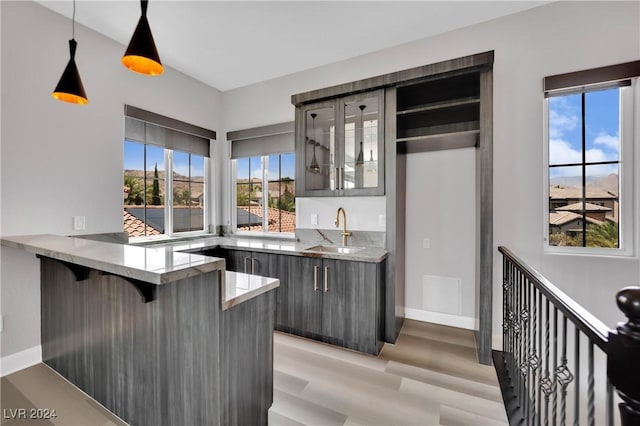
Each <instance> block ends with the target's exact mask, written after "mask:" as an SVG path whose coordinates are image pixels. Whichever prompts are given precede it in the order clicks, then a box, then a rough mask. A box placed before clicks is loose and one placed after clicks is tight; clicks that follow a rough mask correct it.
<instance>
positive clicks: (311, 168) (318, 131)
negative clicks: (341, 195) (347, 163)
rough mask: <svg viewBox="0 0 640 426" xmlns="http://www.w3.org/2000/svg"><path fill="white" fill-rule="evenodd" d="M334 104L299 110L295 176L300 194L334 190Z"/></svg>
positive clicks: (305, 107)
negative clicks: (297, 179) (298, 183)
mask: <svg viewBox="0 0 640 426" xmlns="http://www.w3.org/2000/svg"><path fill="white" fill-rule="evenodd" d="M336 117H337V114H336V103H335V101H328V102H320V103H316V104H313V105H308V106H304V107H302V110H301V111H300V113H299V114H298V116H297V121H299V122H300V123H297V124H298V149H297V150H296V156H297V157H298V161H297V163H298V164H299V167H298V169H297V176H300V177H301V178H302V179H300V178H299V181H300V183H301V184H302V188H301V189H302V191H301V192H302V193H303V194H307V195H311V194H322V193H327V194H328V193H330V192H331V191H333V190H335V189H336V186H335V185H336V172H337V170H338V168H337V167H338V166H337V165H336V160H337V155H336V130H337V124H336Z"/></svg>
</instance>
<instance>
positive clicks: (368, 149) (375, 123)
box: [339, 96, 382, 190]
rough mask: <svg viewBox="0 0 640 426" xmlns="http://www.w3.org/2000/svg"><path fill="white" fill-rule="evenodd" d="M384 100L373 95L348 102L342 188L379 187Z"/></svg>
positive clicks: (345, 115)
mask: <svg viewBox="0 0 640 426" xmlns="http://www.w3.org/2000/svg"><path fill="white" fill-rule="evenodd" d="M380 108H381V105H380V98H379V96H371V97H365V98H360V99H357V98H356V99H353V100H348V101H347V102H345V103H344V166H343V167H344V172H343V173H342V176H340V178H341V179H342V182H340V183H339V184H340V185H341V188H342V189H345V190H350V189H351V190H352V189H362V188H376V187H378V185H379V181H378V176H379V173H378V171H379V168H380V163H379V161H378V160H379V158H380V153H379V152H378V151H379V146H380V144H379V138H380V137H381V132H380V130H381V129H380V126H381V125H382V123H380V118H381V115H380Z"/></svg>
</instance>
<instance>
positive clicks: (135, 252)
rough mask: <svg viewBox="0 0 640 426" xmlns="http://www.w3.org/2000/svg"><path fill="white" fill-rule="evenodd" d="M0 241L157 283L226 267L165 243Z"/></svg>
mask: <svg viewBox="0 0 640 426" xmlns="http://www.w3.org/2000/svg"><path fill="white" fill-rule="evenodd" d="M1 242H2V245H3V246H7V247H12V248H16V249H19V250H25V251H27V252H30V253H34V254H36V255H41V256H46V257H50V258H52V259H57V260H61V261H64V262H69V263H74V264H76V265H81V266H85V267H87V268H92V269H97V270H100V271H105V272H109V273H111V274H115V275H120V276H123V277H128V278H133V279H136V280H140V281H144V282H148V283H152V284H158V285H160V284H165V283H169V282H172V281H177V280H180V279H183V278H188V277H191V276H195V275H199V274H202V273H205V272H211V271H215V270H224V269H225V261H224V259H220V258H217V257H210V256H202V255H198V254H193V253H183V252H181V251H177V250H174V249H173V248H171V247H166V246H146V247H144V246H136V245H127V244H116V243H107V242H102V241H93V240H86V239H83V238H74V237H63V236H58V235H23V236H15V237H2V240H1Z"/></svg>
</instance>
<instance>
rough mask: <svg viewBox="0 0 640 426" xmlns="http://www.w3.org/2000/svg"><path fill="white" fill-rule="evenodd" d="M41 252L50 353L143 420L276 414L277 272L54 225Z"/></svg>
mask: <svg viewBox="0 0 640 426" xmlns="http://www.w3.org/2000/svg"><path fill="white" fill-rule="evenodd" d="M2 244H3V245H4V246H8V247H13V248H16V249H21V250H26V251H28V252H31V253H34V254H35V255H37V256H38V257H39V258H40V260H41V308H42V358H43V362H45V363H46V364H47V365H49V366H50V367H51V368H53V369H54V370H56V371H57V372H58V373H60V374H61V375H62V376H64V377H65V378H67V379H68V380H69V381H71V382H72V383H73V384H75V385H76V386H78V387H79V388H80V389H82V390H83V391H84V392H86V393H87V394H88V395H90V396H91V397H93V398H94V399H95V400H97V401H98V402H100V403H101V404H102V405H104V406H105V407H106V408H107V409H109V410H110V411H112V412H113V413H114V414H116V415H118V416H119V417H120V418H122V419H123V420H125V421H126V422H128V423H130V424H132V425H177V424H180V425H247V424H251V425H259V424H263V425H266V424H267V412H268V409H269V407H270V406H271V404H272V401H273V329H274V321H275V292H274V291H273V290H274V289H275V288H276V287H278V285H279V281H278V280H277V279H272V278H265V277H260V276H255V275H248V274H242V273H235V272H230V271H226V270H225V261H224V259H220V258H216V257H209V256H202V255H198V254H189V253H181V252H178V251H175V250H173V249H170V248H164V247H140V246H131V245H127V244H114V243H106V242H100V241H91V240H86V239H80V238H71V237H61V236H53V235H31V236H20V237H5V238H3V239H2Z"/></svg>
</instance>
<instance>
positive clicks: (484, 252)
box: [476, 71, 493, 365]
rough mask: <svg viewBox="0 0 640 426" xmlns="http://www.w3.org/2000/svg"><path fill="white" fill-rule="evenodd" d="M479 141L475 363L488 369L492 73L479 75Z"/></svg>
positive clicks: (491, 201)
mask: <svg viewBox="0 0 640 426" xmlns="http://www.w3.org/2000/svg"><path fill="white" fill-rule="evenodd" d="M480 99H481V104H480V139H479V149H478V154H477V155H478V157H479V163H480V168H479V170H480V171H479V173H480V176H479V179H477V180H478V185H479V194H480V197H479V198H480V205H479V206H478V208H477V209H478V212H477V217H479V223H480V226H479V228H480V229H479V230H478V236H479V238H478V240H479V241H478V252H479V253H478V255H477V259H478V263H477V266H476V267H477V268H478V269H479V271H478V277H479V278H478V280H479V283H478V287H479V290H478V302H479V303H478V304H479V306H478V317H479V325H480V327H479V328H480V330H479V331H478V336H477V344H478V361H479V362H480V363H482V364H487V365H491V361H492V358H491V340H492V338H491V335H492V329H493V325H492V324H493V321H492V316H493V71H486V72H483V73H482V74H481V75H480Z"/></svg>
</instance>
